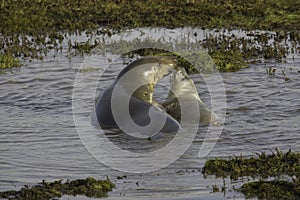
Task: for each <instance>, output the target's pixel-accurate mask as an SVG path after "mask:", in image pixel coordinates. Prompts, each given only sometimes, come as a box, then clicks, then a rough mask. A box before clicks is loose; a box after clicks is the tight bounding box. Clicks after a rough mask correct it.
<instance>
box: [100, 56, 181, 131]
mask: <svg viewBox="0 0 300 200" xmlns="http://www.w3.org/2000/svg"><path fill="white" fill-rule="evenodd" d="M141 66H142V67H141ZM175 69H177V60H176V59H175V58H174V57H171V56H157V57H156V56H152V57H151V56H149V57H143V58H141V59H138V60H135V61H133V62H131V63H130V64H129V65H128V66H127V67H125V68H124V69H123V70H122V71H121V72H120V73H119V74H118V76H117V78H116V80H115V81H114V82H113V83H112V85H110V86H109V87H108V88H107V89H105V90H104V91H103V92H102V94H100V95H99V97H98V99H97V101H96V104H95V115H96V119H97V121H98V123H99V125H100V126H101V128H103V129H112V128H120V127H119V124H118V123H117V122H116V117H118V116H116V115H114V114H113V110H112V109H113V108H112V100H113V98H112V96H113V94H114V93H113V91H114V90H115V88H116V87H117V85H118V86H119V87H121V90H120V91H119V94H118V98H120V99H122V98H123V97H124V98H128V95H130V101H129V105H128V109H129V113H130V116H131V118H132V120H133V121H134V123H135V124H137V125H138V126H141V127H144V126H147V124H149V123H150V122H151V118H150V116H149V112H150V111H152V114H153V113H154V114H153V116H152V117H155V118H160V117H165V118H166V121H165V124H164V126H163V128H162V129H161V132H167V133H170V132H176V131H177V130H179V129H180V124H179V122H178V121H176V120H175V119H174V118H173V117H172V116H170V115H169V114H167V113H166V112H165V111H164V110H163V109H162V107H161V106H160V105H159V104H158V103H157V102H155V101H154V100H153V93H154V87H155V84H156V83H157V82H158V81H159V80H160V79H161V78H163V77H164V76H167V75H169V74H170V73H171V72H172V71H174V70H175ZM121 80H122V81H121ZM120 81H121V83H120ZM145 83H146V84H145ZM139 84H140V87H138V88H137V89H135V90H134V92H133V93H131V90H132V88H133V87H135V85H139ZM120 115H122V112H121V111H120ZM122 120H123V121H126V120H127V118H123V119H122ZM127 128H129V129H130V131H132V132H134V131H138V130H135V128H132V127H127Z"/></svg>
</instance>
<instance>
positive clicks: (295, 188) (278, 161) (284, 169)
mask: <svg viewBox="0 0 300 200" xmlns="http://www.w3.org/2000/svg"><path fill="white" fill-rule="evenodd" d="M202 173H203V175H204V177H205V178H206V177H207V176H211V175H215V176H216V177H223V178H226V177H228V176H229V177H230V178H231V179H233V180H237V179H238V178H240V177H246V176H247V177H252V178H256V177H260V178H261V180H259V181H254V182H249V183H244V184H243V185H242V186H241V188H238V189H235V190H236V191H239V192H242V193H243V194H244V195H245V196H246V198H254V197H257V198H258V199H268V200H274V199H276V200H277V199H278V200H279V199H280V200H281V199H287V200H289V199H299V198H300V184H299V183H300V153H297V152H292V150H289V151H287V152H286V153H282V152H281V151H280V150H279V149H276V152H272V154H271V155H267V154H266V153H264V152H262V153H259V154H257V156H256V157H248V158H245V157H243V156H238V157H234V158H231V159H221V158H216V159H209V160H207V161H206V163H205V165H204V167H203V169H202ZM267 178H275V179H274V180H263V179H267ZM283 178H284V179H288V180H281V179H283ZM223 180H224V179H223ZM216 188H217V186H216V185H213V192H218V191H219V190H217V189H216Z"/></svg>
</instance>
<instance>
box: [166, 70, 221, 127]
mask: <svg viewBox="0 0 300 200" xmlns="http://www.w3.org/2000/svg"><path fill="white" fill-rule="evenodd" d="M179 98H180V99H182V100H183V101H185V102H188V101H191V100H196V101H197V102H198V105H199V110H200V118H199V121H200V122H202V123H209V122H214V121H215V120H216V119H217V115H216V114H215V113H214V112H213V111H211V110H210V109H209V108H207V107H206V106H205V105H204V103H203V101H202V100H201V99H200V97H199V94H198V92H197V89H196V86H195V84H194V81H193V80H192V79H191V78H190V77H189V76H188V74H187V73H186V71H185V69H184V68H180V69H179V70H177V71H176V72H175V73H174V77H173V79H172V83H171V90H170V92H169V94H168V96H167V99H166V100H165V101H164V102H163V103H162V105H163V107H164V108H165V110H166V112H167V113H169V114H170V115H171V116H172V117H174V118H175V119H176V120H177V121H180V120H181V108H180V104H179V101H178V99H179ZM190 111H191V112H193V108H191V110H190Z"/></svg>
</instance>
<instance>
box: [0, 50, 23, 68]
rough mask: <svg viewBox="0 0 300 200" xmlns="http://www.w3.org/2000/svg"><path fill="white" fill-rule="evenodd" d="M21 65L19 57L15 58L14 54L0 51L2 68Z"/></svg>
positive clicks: (0, 66)
mask: <svg viewBox="0 0 300 200" xmlns="http://www.w3.org/2000/svg"><path fill="white" fill-rule="evenodd" d="M20 66H21V64H20V61H19V59H17V58H14V57H13V56H12V55H8V54H1V53H0V70H1V69H7V68H12V67H20Z"/></svg>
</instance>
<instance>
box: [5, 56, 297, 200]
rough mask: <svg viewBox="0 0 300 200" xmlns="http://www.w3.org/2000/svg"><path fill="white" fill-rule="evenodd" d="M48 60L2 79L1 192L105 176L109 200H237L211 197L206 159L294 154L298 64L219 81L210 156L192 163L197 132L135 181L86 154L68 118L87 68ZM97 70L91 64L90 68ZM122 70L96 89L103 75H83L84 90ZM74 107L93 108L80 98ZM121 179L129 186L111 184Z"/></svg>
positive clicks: (202, 89)
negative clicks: (220, 111)
mask: <svg viewBox="0 0 300 200" xmlns="http://www.w3.org/2000/svg"><path fill="white" fill-rule="evenodd" d="M89 59H90V61H91V60H92V58H89ZM52 60H53V59H52V57H51V55H49V56H48V57H47V58H46V59H45V60H44V61H43V62H32V63H30V62H28V63H26V64H27V66H25V67H22V68H20V69H15V70H12V71H11V72H6V73H5V74H1V75H0V89H1V92H0V122H1V129H0V143H1V145H0V158H1V161H0V169H1V170H0V190H1V191H4V190H11V189H18V188H20V187H21V186H23V185H24V184H29V185H33V184H35V183H37V182H40V181H41V180H47V181H52V180H57V179H77V178H86V177H88V176H93V177H95V178H105V176H109V177H110V179H111V180H112V181H113V182H114V183H115V184H116V188H115V189H114V191H113V192H110V193H109V197H108V198H107V199H190V200H194V199H227V198H234V199H239V198H241V199H243V196H242V195H241V194H237V193H234V192H228V193H227V194H226V195H225V197H224V196H223V194H222V193H213V194H212V193H211V191H212V189H211V186H212V185H213V184H217V185H219V186H222V185H223V182H222V180H220V179H214V178H208V179H204V178H203V176H202V174H201V167H203V163H204V162H205V160H206V158H207V157H229V156H232V155H240V154H243V155H253V154H254V153H255V152H260V151H267V152H268V151H269V150H270V149H271V150H274V149H275V147H279V148H280V149H281V150H283V151H286V150H288V149H289V148H292V149H293V150H295V151H299V150H300V135H299V133H300V126H299V121H300V100H299V93H300V81H299V79H300V73H298V71H299V70H300V59H294V60H288V62H287V63H282V64H279V63H270V64H267V65H265V64H260V65H251V66H250V67H249V68H247V69H244V70H241V71H239V72H235V73H224V74H222V78H223V81H224V86H225V90H226V96H227V111H226V122H225V126H224V129H223V132H222V134H221V135H220V138H219V139H218V141H217V144H216V145H215V146H214V148H213V149H212V151H211V152H210V153H209V154H208V156H207V157H205V158H203V159H200V158H199V157H198V152H199V149H200V147H201V144H202V142H203V135H202V134H201V130H202V131H203V130H206V127H205V126H201V127H200V129H199V133H198V134H197V136H196V138H195V140H194V142H193V144H192V145H191V146H190V147H189V149H188V150H187V151H186V152H185V153H184V154H183V155H182V156H181V157H180V158H179V159H178V160H177V161H175V162H174V163H172V164H171V165H169V166H167V167H165V168H163V169H159V170H157V171H154V172H150V173H139V174H134V173H125V172H121V171H117V170H114V169H111V168H110V167H108V166H105V165H103V164H101V163H100V162H99V161H98V160H96V159H95V158H94V157H93V156H92V155H91V154H90V153H89V152H88V150H87V149H86V148H85V146H84V145H83V143H82V142H81V140H80V138H79V135H78V133H77V129H76V127H75V124H74V119H73V112H75V113H76V112H77V111H78V110H72V93H73V84H74V81H75V77H76V74H77V73H78V69H79V68H80V67H82V63H85V61H84V60H83V58H80V57H75V58H73V59H72V61H71V62H69V60H68V59H67V58H65V57H64V56H61V57H58V58H56V59H55V61H52ZM96 62H97V59H95V60H94V64H95V63H96ZM91 63H93V62H90V63H89V64H91ZM124 66H125V65H123V63H122V62H121V60H119V61H116V62H114V64H113V65H112V66H111V67H110V68H108V69H106V71H105V74H104V75H103V76H102V79H101V81H100V82H99V83H97V80H99V73H100V72H101V69H100V70H95V71H89V72H81V75H82V76H84V77H85V80H84V82H83V85H84V84H87V86H88V85H89V84H90V83H91V82H93V83H94V82H96V83H97V84H98V89H97V91H98V92H99V91H102V90H103V89H104V88H105V87H107V86H108V85H109V84H110V83H111V82H112V81H113V80H114V78H115V76H116V74H117V73H118V72H119V71H120V69H122V68H123V67H124ZM269 66H274V67H275V68H277V73H276V74H275V76H271V77H270V76H268V75H266V68H268V67H269ZM102 70H103V69H102ZM281 70H285V73H286V77H288V78H289V80H288V81H285V80H284V77H283V75H282V73H281ZM207 76H209V75H207ZM192 78H193V80H194V81H195V83H196V86H197V88H198V91H199V94H200V96H201V98H202V100H203V101H204V102H206V103H207V104H208V105H209V104H210V103H209V94H208V92H207V88H206V86H205V85H204V84H203V80H202V79H201V78H199V76H197V75H193V76H192ZM162 91H164V90H162ZM97 94H98V93H97ZM158 96H159V95H158ZM77 100H78V99H77ZM79 100H81V101H82V102H89V103H92V102H93V101H94V99H93V98H92V96H91V95H90V94H89V93H85V92H83V93H82V95H81V98H80V99H79ZM73 101H74V99H73ZM73 103H74V102H73ZM82 105H83V106H87V105H90V104H85V103H82ZM84 108H85V107H84ZM84 110H85V111H84V112H82V111H80V112H79V111H78V113H77V114H80V115H82V116H84V117H89V114H90V107H88V106H87V107H86V109H84ZM116 135H117V134H116ZM116 135H114V134H110V135H108V138H111V140H115V142H116V143H118V140H121V139H122V137H115V136H116ZM119 142H120V141H119ZM146 143H147V142H146ZM149 143H151V144H155V143H156V142H155V141H153V140H152V141H149ZM122 145H123V147H124V148H127V149H129V150H130V149H133V148H135V146H132V145H134V143H131V144H130V145H128V144H127V145H128V146H126V143H124V142H123V143H122ZM136 145H137V146H136V148H139V147H140V146H139V145H140V144H138V143H137V144H136ZM143 145H145V143H143ZM158 145H160V144H158ZM123 175H127V178H124V179H117V177H118V176H123ZM226 184H227V186H228V187H229V188H230V186H232V185H240V184H241V183H240V182H236V183H230V181H229V180H226ZM62 199H74V197H63V198H62ZM76 199H84V198H81V197H80V198H76Z"/></svg>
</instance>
